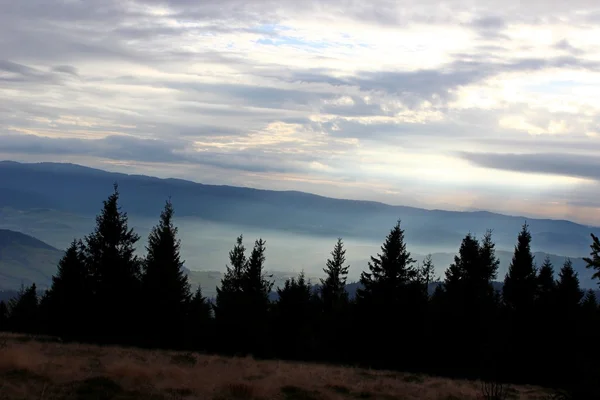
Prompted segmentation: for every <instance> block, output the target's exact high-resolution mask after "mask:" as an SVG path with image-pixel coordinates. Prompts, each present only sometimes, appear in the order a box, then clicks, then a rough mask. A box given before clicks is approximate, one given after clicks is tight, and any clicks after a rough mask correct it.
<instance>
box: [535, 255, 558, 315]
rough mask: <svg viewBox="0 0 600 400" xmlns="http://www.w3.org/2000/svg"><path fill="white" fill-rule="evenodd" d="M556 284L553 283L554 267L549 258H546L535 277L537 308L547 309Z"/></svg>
mask: <svg viewBox="0 0 600 400" xmlns="http://www.w3.org/2000/svg"><path fill="white" fill-rule="evenodd" d="M555 288H556V282H555V281H554V266H553V265H552V262H551V261H550V257H549V256H546V258H545V259H544V263H543V264H542V266H541V267H540V270H539V271H538V275H537V302H538V305H539V306H542V307H545V308H547V307H549V306H550V301H551V300H552V298H553V297H554V290H555Z"/></svg>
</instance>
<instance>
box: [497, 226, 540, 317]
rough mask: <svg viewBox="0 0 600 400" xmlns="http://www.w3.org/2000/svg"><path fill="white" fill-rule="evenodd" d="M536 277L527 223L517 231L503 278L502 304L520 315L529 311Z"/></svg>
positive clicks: (533, 297) (522, 315)
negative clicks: (511, 255) (512, 252)
mask: <svg viewBox="0 0 600 400" xmlns="http://www.w3.org/2000/svg"><path fill="white" fill-rule="evenodd" d="M536 286H537V279H536V268H535V265H534V256H533V254H532V253H531V233H530V232H529V227H528V225H527V223H525V224H523V228H522V229H521V232H520V233H519V237H518V242H517V245H516V246H515V252H514V255H513V258H512V262H511V263H510V266H509V268H508V273H507V274H506V277H505V279H504V287H503V289H502V296H503V300H504V304H505V305H506V306H507V308H508V309H509V310H510V311H511V312H514V313H516V314H517V315H519V316H521V317H525V315H526V314H527V313H529V312H531V310H532V307H533V303H534V300H535V293H536Z"/></svg>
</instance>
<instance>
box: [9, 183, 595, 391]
mask: <svg viewBox="0 0 600 400" xmlns="http://www.w3.org/2000/svg"><path fill="white" fill-rule="evenodd" d="M199 207H201V205H199ZM173 216H174V209H173V205H172V203H171V201H170V200H168V201H167V202H166V205H165V207H164V210H163V211H162V213H161V215H160V219H159V221H158V223H157V225H156V226H155V227H154V228H153V229H152V231H151V232H150V235H149V237H148V238H147V240H146V254H145V256H144V257H143V258H140V257H138V256H136V255H135V254H134V250H135V247H136V246H137V245H138V243H139V242H140V239H141V238H140V236H139V235H137V234H136V233H135V232H134V231H133V229H131V228H129V226H128V218H127V213H126V212H124V211H123V210H121V208H120V207H119V191H118V187H117V185H115V187H114V192H113V193H112V194H111V195H110V196H109V197H108V199H107V200H105V201H104V203H103V209H102V210H101V212H100V213H99V215H98V216H97V218H96V226H95V228H94V230H93V231H92V232H91V233H90V234H89V235H87V236H85V237H84V238H82V239H76V240H74V241H73V242H72V244H71V245H70V246H69V248H68V249H67V250H66V252H65V254H64V257H63V258H62V259H61V261H60V262H59V264H58V270H57V273H56V275H55V276H53V279H52V285H51V287H50V289H49V290H47V291H46V292H45V293H44V294H43V295H42V296H39V295H38V291H37V288H36V286H35V284H33V285H32V286H30V287H23V288H22V289H21V291H20V292H19V293H18V295H17V296H16V297H15V298H13V299H12V300H10V301H9V302H8V303H5V302H0V329H2V330H7V331H13V332H22V333H31V334H45V335H52V336H58V337H60V338H61V339H62V340H64V341H82V342H93V343H101V344H121V345H134V346H142V347H152V348H170V349H178V350H183V349H185V350H193V351H204V352H216V353H220V354H231V355H245V354H252V355H253V356H255V357H262V358H281V359H296V360H305V361H318V362H331V363H341V364H347V365H361V366H368V367H372V368H388V369H398V370H403V371H412V372H421V373H429V374H438V375H446V376H450V377H463V378H474V379H484V380H488V381H503V382H512V383H530V384H540V385H544V386H548V387H555V388H560V389H564V390H566V391H567V392H569V393H570V394H571V395H572V396H573V398H593V396H597V395H598V393H599V392H598V379H597V378H598V377H600V375H599V366H598V362H597V359H596V346H595V344H596V342H595V340H597V338H598V332H599V328H600V309H599V306H598V303H597V299H596V297H595V295H594V292H593V291H591V290H590V291H587V292H586V291H584V290H582V289H581V288H580V285H579V280H578V276H577V273H576V272H575V271H574V269H573V267H572V265H571V262H570V260H569V259H568V258H566V259H565V262H564V264H563V265H556V266H555V265H552V264H551V263H550V261H549V259H546V260H534V257H533V256H532V252H531V248H530V244H531V240H532V237H531V234H530V232H529V230H528V226H527V224H526V223H525V224H524V225H523V227H522V230H521V231H520V232H518V234H517V235H516V236H515V239H516V245H515V249H514V255H513V258H512V262H511V264H510V268H509V271H508V273H507V275H506V277H505V278H504V285H503V287H502V290H496V289H495V288H494V286H493V284H492V282H493V281H494V280H497V279H499V277H498V276H497V270H498V264H499V262H498V259H497V257H496V254H495V244H494V241H493V233H492V231H491V230H488V231H487V233H486V234H485V235H484V236H483V237H481V238H477V237H475V236H473V235H472V234H470V233H468V234H467V235H466V236H465V237H464V239H463V240H462V243H461V246H460V249H459V251H458V254H457V255H456V256H455V259H454V262H453V263H452V265H450V266H449V267H448V269H447V270H446V272H445V276H444V277H443V279H441V281H442V284H441V285H439V286H438V287H437V288H436V290H435V292H434V293H433V294H432V295H430V294H429V293H428V287H429V284H430V283H432V282H435V281H438V280H439V279H440V278H437V277H435V276H434V274H433V272H434V266H433V263H432V261H431V258H430V257H427V258H426V259H425V260H419V261H417V260H415V259H413V258H412V257H411V253H410V251H409V250H408V249H407V248H406V244H405V237H404V235H405V232H404V230H403V229H402V227H401V223H400V221H397V222H396V224H395V225H393V226H392V227H391V230H390V232H389V234H388V235H387V237H386V238H385V240H384V242H383V244H382V246H381V251H380V252H379V253H378V254H376V255H374V256H372V257H371V260H370V262H369V263H368V268H367V269H366V270H365V271H364V272H362V274H361V277H360V288H359V289H358V290H357V292H356V295H355V296H353V297H351V296H349V295H348V292H347V291H346V279H347V278H346V277H347V274H348V269H349V268H350V266H349V265H347V264H346V260H345V249H344V243H343V241H342V239H339V240H338V241H337V242H336V243H332V245H333V249H332V252H331V256H330V257H329V259H327V260H323V265H324V272H325V278H324V279H322V280H321V282H320V284H319V285H314V284H312V283H311V282H308V281H307V280H306V279H305V277H304V275H303V274H300V275H299V276H298V277H297V278H293V279H289V280H288V281H287V282H286V283H285V285H284V286H283V287H278V288H275V289H276V292H277V294H278V296H277V300H275V301H272V300H270V299H271V297H270V296H269V294H270V293H271V291H272V290H273V289H274V288H273V283H272V281H271V280H270V277H269V276H268V275H266V273H265V271H264V265H265V259H266V256H267V251H266V249H267V248H266V243H265V241H264V240H262V239H260V238H258V239H257V240H255V241H254V243H252V244H251V245H249V246H248V247H246V242H245V241H244V239H245V238H244V237H243V236H241V235H240V236H239V237H238V238H237V239H236V240H235V242H234V245H233V248H232V249H231V251H230V252H229V264H228V266H227V271H226V273H225V274H224V277H223V279H222V282H221V285H220V287H219V288H218V289H217V296H216V299H214V301H209V300H208V299H207V298H205V297H204V296H203V294H202V290H201V288H200V287H198V288H192V287H190V284H189V282H188V280H187V277H186V275H185V272H184V270H183V263H184V261H183V260H181V258H180V255H179V251H180V246H181V243H180V241H179V239H178V238H177V228H176V226H175V225H174V222H173ZM390 225H392V223H391V224H390ZM591 239H592V240H591V253H590V257H589V258H586V262H587V263H588V267H589V268H593V269H595V270H596V271H597V272H596V274H595V278H596V279H598V280H600V241H599V239H598V237H596V236H594V235H593V234H592V235H591ZM538 264H539V265H538ZM357 267H358V266H357ZM361 269H362V268H361ZM590 396H591V397H590Z"/></svg>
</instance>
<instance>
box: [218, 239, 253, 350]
mask: <svg viewBox="0 0 600 400" xmlns="http://www.w3.org/2000/svg"><path fill="white" fill-rule="evenodd" d="M245 253H246V247H245V246H244V244H243V236H242V235H240V236H239V237H238V238H237V239H236V243H235V245H234V247H233V249H232V250H230V251H229V264H230V265H227V266H226V271H225V274H224V276H223V278H222V279H221V286H220V287H217V296H216V302H215V304H214V305H213V308H214V313H215V323H216V325H217V339H218V341H219V342H218V343H217V346H218V347H219V349H220V350H222V351H226V352H229V353H231V352H233V353H235V352H237V351H241V350H242V349H243V347H244V346H245V344H244V343H242V341H243V339H244V338H245V337H244V336H241V337H240V335H239V332H245V329H246V327H244V323H243V321H244V319H245V318H246V311H245V307H246V304H245V302H244V296H243V280H244V275H245V273H246V267H247V263H248V260H247V258H246V254H245Z"/></svg>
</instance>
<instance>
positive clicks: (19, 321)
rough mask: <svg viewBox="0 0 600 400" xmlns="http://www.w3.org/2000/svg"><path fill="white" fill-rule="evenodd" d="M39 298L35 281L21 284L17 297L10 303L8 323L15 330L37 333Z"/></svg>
mask: <svg viewBox="0 0 600 400" xmlns="http://www.w3.org/2000/svg"><path fill="white" fill-rule="evenodd" d="M38 307H39V298H38V294H37V286H36V285H35V283H33V284H31V286H29V287H24V286H21V289H20V290H19V292H18V294H17V297H15V298H13V299H11V300H10V301H9V303H8V309H9V319H8V325H9V327H10V330H11V331H13V332H20V333H37V332H36V331H37V330H38V316H39V315H38Z"/></svg>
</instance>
